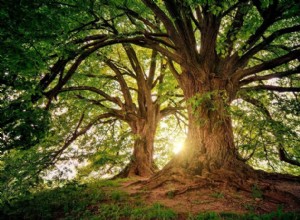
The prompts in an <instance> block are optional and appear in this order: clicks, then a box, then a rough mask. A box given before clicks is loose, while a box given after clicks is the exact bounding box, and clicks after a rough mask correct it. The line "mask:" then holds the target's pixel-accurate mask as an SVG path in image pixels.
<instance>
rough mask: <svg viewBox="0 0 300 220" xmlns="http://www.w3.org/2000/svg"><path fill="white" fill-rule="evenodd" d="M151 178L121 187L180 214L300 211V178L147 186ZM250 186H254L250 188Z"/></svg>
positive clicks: (146, 200) (205, 181)
mask: <svg viewBox="0 0 300 220" xmlns="http://www.w3.org/2000/svg"><path fill="white" fill-rule="evenodd" d="M147 181H148V180H147V179H135V180H130V181H128V182H124V183H123V184H122V186H121V189H122V190H124V191H126V192H127V193H128V194H130V195H139V196H140V197H141V198H142V200H143V201H145V202H146V203H148V204H152V203H160V204H163V205H165V206H166V207H168V208H171V209H173V210H174V211H176V212H177V213H179V214H186V213H192V214H196V213H199V212H206V211H214V212H217V213H219V212H223V213H224V212H228V213H236V214H243V213H249V212H252V213H256V214H263V213H269V212H272V211H276V210H278V209H282V211H284V212H290V211H291V212H300V182H299V181H298V178H297V179H295V180H291V179H285V178H270V179H265V180H264V181H260V182H257V183H256V182H251V181H250V182H247V183H246V185H247V186H248V187H233V186H232V185H230V184H228V183H226V182H222V181H220V182H216V181H212V180H211V181H210V180H200V181H198V182H197V183H195V184H190V185H182V184H180V183H176V182H174V181H173V182H168V183H164V184H163V185H162V186H159V187H157V188H154V189H151V190H150V189H147V187H145V185H147ZM249 186H251V187H250V188H249Z"/></svg>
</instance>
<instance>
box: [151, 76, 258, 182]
mask: <svg viewBox="0 0 300 220" xmlns="http://www.w3.org/2000/svg"><path fill="white" fill-rule="evenodd" d="M180 84H181V88H182V89H183V92H184V96H185V99H186V101H187V103H188V105H187V106H188V107H187V108H188V117H189V127H188V129H189V130H188V135H187V139H186V142H185V146H184V149H183V150H182V152H180V154H179V155H178V156H176V157H175V158H173V159H172V160H171V161H170V162H169V163H168V164H167V165H166V166H165V167H164V169H163V170H162V171H161V172H159V173H157V174H156V175H155V176H154V177H153V178H152V179H150V181H149V185H148V186H149V187H153V188H155V187H158V186H160V185H161V184H163V183H165V182H167V181H176V182H181V183H183V184H191V182H194V181H196V179H197V178H198V177H201V178H212V179H215V180H216V179H227V182H233V181H235V180H246V179H247V178H248V177H251V178H252V177H255V178H256V175H259V173H257V174H256V173H255V172H253V169H252V168H251V167H250V166H248V165H246V164H245V163H244V162H242V161H240V160H239V159H238V158H239V157H238V154H237V151H236V148H235V145H234V139H233V138H234V136H233V129H232V122H231V117H230V114H229V112H228V106H229V104H230V101H231V100H232V98H234V96H235V94H234V91H233V90H231V89H230V88H232V87H229V86H228V85H227V84H226V81H224V80H221V79H210V80H207V81H206V83H203V82H200V81H197V80H195V79H194V78H193V75H192V74H185V75H182V76H181V81H180ZM195 97H196V98H195ZM195 103H196V104H195Z"/></svg>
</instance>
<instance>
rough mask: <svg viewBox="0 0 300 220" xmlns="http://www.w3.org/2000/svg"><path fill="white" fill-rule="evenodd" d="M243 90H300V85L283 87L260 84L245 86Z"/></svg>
mask: <svg viewBox="0 0 300 220" xmlns="http://www.w3.org/2000/svg"><path fill="white" fill-rule="evenodd" d="M241 89H243V90H268V91H276V92H300V87H281V86H271V85H258V86H251V87H243V88H241Z"/></svg>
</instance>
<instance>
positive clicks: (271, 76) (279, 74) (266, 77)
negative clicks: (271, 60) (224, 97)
mask: <svg viewBox="0 0 300 220" xmlns="http://www.w3.org/2000/svg"><path fill="white" fill-rule="evenodd" d="M299 73H300V66H298V67H297V68H295V69H293V70H287V71H282V72H276V73H272V74H268V75H264V76H252V77H249V78H246V79H244V80H242V81H241V82H240V85H241V86H243V85H246V84H249V83H252V82H255V81H262V80H269V79H274V78H279V79H280V78H283V77H287V76H291V75H294V74H299Z"/></svg>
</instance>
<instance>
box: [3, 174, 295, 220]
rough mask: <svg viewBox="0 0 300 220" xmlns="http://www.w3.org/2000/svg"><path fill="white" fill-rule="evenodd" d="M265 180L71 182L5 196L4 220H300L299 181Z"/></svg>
mask: <svg viewBox="0 0 300 220" xmlns="http://www.w3.org/2000/svg"><path fill="white" fill-rule="evenodd" d="M266 177H268V178H265V179H264V180H262V179H260V180H259V181H256V182H255V181H253V180H250V179H249V180H248V181H244V182H243V185H241V184H240V185H239V184H233V182H239V180H237V181H233V182H231V183H229V182H228V181H227V180H228V179H227V180H226V178H224V179H223V180H222V179H219V180H217V179H216V178H215V179H214V180H212V179H209V178H203V177H202V178H200V177H198V178H197V179H195V181H194V183H193V184H191V182H190V181H187V182H186V183H187V184H183V182H182V181H181V182H178V181H174V180H172V181H166V182H164V183H163V184H161V185H160V186H156V187H153V185H151V184H149V183H151V181H152V179H146V178H128V179H115V180H99V179H95V180H88V181H87V182H86V183H83V182H80V181H73V182H69V183H67V184H65V185H60V186H57V187H51V188H49V187H46V188H44V189H41V190H39V191H34V192H32V193H31V194H24V195H23V197H19V198H15V199H10V198H7V199H10V200H7V202H4V203H3V202H2V203H0V219H87V220H90V219H94V220H96V219H97V220H102V219H103V220H108V219H109V220H141V219H144V220H156V219H159V220H176V219H180V220H185V219H187V220H200V219H201V220H203V219H210V220H223V219H226V220H229V219H231V220H239V219H240V220H246V219H247V220H253V219H265V220H266V219H268V220H273V219H277V220H279V219H282V220H286V219H292V220H299V219H300V182H299V180H298V179H299V178H298V177H291V176H288V175H285V176H283V175H274V174H270V175H269V176H266ZM152 178H153V177H152ZM224 180H226V181H224ZM3 201H4V200H3Z"/></svg>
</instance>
